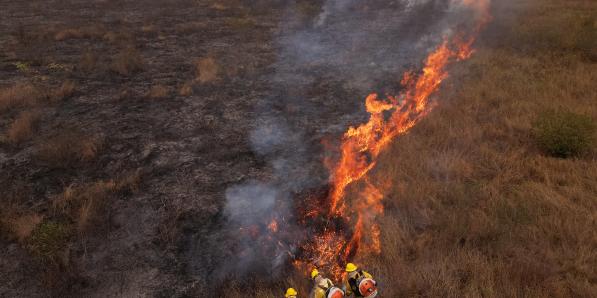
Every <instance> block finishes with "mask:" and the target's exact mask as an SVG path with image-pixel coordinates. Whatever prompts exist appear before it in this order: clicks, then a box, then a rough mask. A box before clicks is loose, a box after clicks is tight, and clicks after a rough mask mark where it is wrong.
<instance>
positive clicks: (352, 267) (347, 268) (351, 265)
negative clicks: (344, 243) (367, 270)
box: [346, 263, 357, 272]
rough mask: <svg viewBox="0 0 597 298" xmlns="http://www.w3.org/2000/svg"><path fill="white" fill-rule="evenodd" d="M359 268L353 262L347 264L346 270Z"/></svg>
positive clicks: (351, 270)
mask: <svg viewBox="0 0 597 298" xmlns="http://www.w3.org/2000/svg"><path fill="white" fill-rule="evenodd" d="M355 270H357V266H356V265H355V264H353V263H348V264H346V272H353V271H355Z"/></svg>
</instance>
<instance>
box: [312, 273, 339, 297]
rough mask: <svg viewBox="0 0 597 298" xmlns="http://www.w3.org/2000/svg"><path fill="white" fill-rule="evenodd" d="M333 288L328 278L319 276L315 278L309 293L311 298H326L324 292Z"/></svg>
mask: <svg viewBox="0 0 597 298" xmlns="http://www.w3.org/2000/svg"><path fill="white" fill-rule="evenodd" d="M333 286H334V283H332V281H331V280H330V279H329V278H324V277H321V276H319V275H318V276H316V277H315V285H314V286H313V290H312V291H311V296H310V297H311V298H326V292H327V290H328V289H330V288H331V287H333Z"/></svg>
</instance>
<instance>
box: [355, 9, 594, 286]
mask: <svg viewBox="0 0 597 298" xmlns="http://www.w3.org/2000/svg"><path fill="white" fill-rule="evenodd" d="M523 4H524V3H523ZM519 5H521V4H519ZM582 8H584V10H583V9H582ZM596 8H597V7H596V6H595V5H594V4H588V2H583V1H566V2H562V1H546V2H543V3H541V4H539V3H534V4H533V5H532V6H531V7H529V8H528V10H527V11H524V13H522V15H520V16H519V17H518V18H517V19H516V21H514V22H512V23H506V24H504V23H500V22H505V20H504V19H501V18H500V16H499V15H498V16H497V17H496V20H495V22H497V23H498V25H504V26H506V27H507V28H508V30H507V31H505V32H506V33H504V35H499V36H491V35H489V34H487V39H490V40H487V39H484V40H483V41H484V42H483V43H481V45H480V48H479V50H478V52H477V53H476V54H475V56H474V57H473V58H472V59H471V60H470V61H469V62H466V63H464V64H463V65H461V66H459V67H458V72H457V73H456V74H455V75H453V77H452V80H453V82H456V80H458V82H457V85H456V87H455V91H454V93H453V94H449V95H448V96H443V97H442V98H443V100H445V101H442V102H441V103H440V106H439V107H438V108H437V109H436V110H435V111H434V112H433V113H431V115H429V117H428V118H427V119H425V120H424V121H423V122H421V123H420V125H418V126H417V127H415V128H414V129H413V130H412V131H411V133H410V134H408V135H407V136H405V137H403V138H401V139H399V140H398V141H396V142H395V144H393V145H392V147H391V148H390V149H389V150H388V152H386V153H384V156H383V158H382V160H380V162H379V166H378V167H377V169H376V177H377V178H378V179H379V180H380V181H384V179H386V178H387V179H388V180H390V181H391V185H392V187H391V188H390V189H389V190H388V192H387V199H386V203H387V205H386V213H385V217H384V218H383V219H382V227H384V228H383V232H382V236H383V244H384V249H383V250H384V252H383V253H382V254H381V255H380V256H379V257H377V258H368V259H367V260H363V262H364V263H365V264H368V266H370V267H371V266H373V268H376V269H375V270H374V273H375V274H376V275H377V276H382V278H383V279H385V280H386V282H388V283H390V284H392V286H391V287H389V288H388V289H386V288H384V293H383V294H384V297H385V295H389V297H412V296H426V297H548V296H550V297H592V296H595V295H596V294H597V287H596V286H595V285H596V283H595V281H596V280H595V278H596V277H597V271H596V267H595V266H594V265H592V264H596V263H597V256H596V255H595V247H597V229H596V228H597V226H596V225H595V223H596V222H595V220H596V216H597V201H596V199H597V159H596V156H597V155H596V151H595V145H594V143H592V140H593V139H594V137H595V133H596V132H595V129H594V125H595V119H597V101H596V99H597V90H596V89H595V88H594V86H593V85H594V84H593V83H592V82H595V81H596V80H597V68H596V64H595V63H594V61H593V60H592V58H591V59H589V58H590V53H589V51H587V50H588V49H589V48H587V47H586V46H585V43H586V42H589V40H590V39H591V38H590V37H588V36H586V35H591V34H593V33H589V31H588V30H587V28H589V27H591V26H593V27H592V28H593V29H592V32H595V30H594V25H591V26H589V27H586V25H587V24H588V23H587V20H589V19H590V20H591V21H588V22H589V23H593V24H594V20H595V19H594V18H595V14H594V12H595V9H596ZM588 11H592V13H590V12H588ZM563 16H565V17H563ZM579 20H584V21H579ZM564 28H566V29H564ZM561 30H565V33H564V31H561ZM521 34H523V35H524V36H525V37H524V40H523V39H522V37H521V36H520V35H521ZM563 35H566V37H564V36H563ZM494 38H496V39H497V38H500V39H501V40H502V41H496V40H491V39H494ZM503 40H506V41H508V42H505V41H503ZM593 40H594V39H593ZM512 41H516V42H512ZM529 41H531V42H529ZM510 42H512V43H510ZM560 45H561V46H560ZM520 47H524V48H525V49H526V51H519V48H520ZM530 53H532V54H530ZM560 157H566V159H561V158H560Z"/></svg>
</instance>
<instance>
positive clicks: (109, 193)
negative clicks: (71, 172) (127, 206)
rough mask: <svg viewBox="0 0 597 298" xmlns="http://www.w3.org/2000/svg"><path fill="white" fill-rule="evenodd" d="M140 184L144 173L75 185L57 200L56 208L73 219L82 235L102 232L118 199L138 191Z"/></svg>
mask: <svg viewBox="0 0 597 298" xmlns="http://www.w3.org/2000/svg"><path fill="white" fill-rule="evenodd" d="M140 180H141V176H140V173H139V172H134V173H131V174H128V175H126V176H123V177H120V178H118V179H116V180H107V181H98V182H94V183H89V184H84V185H81V186H74V185H71V186H69V187H67V188H65V189H64V191H63V192H62V193H61V194H60V195H58V196H57V197H56V198H55V199H54V203H53V205H54V208H55V209H56V210H58V211H59V212H60V213H62V214H65V215H67V216H69V217H70V218H71V219H72V221H73V222H74V223H75V225H76V228H77V231H78V232H79V233H84V232H87V231H89V230H90V229H92V228H93V229H101V228H103V227H104V225H105V224H106V222H107V221H106V220H105V219H106V217H107V216H109V212H108V208H109V207H110V203H111V200H112V199H114V196H115V195H116V194H118V193H121V192H133V191H136V190H137V189H138V188H139V184H140Z"/></svg>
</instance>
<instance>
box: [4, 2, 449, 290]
mask: <svg viewBox="0 0 597 298" xmlns="http://www.w3.org/2000/svg"><path fill="white" fill-rule="evenodd" d="M332 2H333V1H332ZM438 6H439V7H441V6H445V5H444V4H441V3H435V4H429V5H427V6H423V7H419V8H417V9H419V11H420V12H421V13H425V14H426V15H429V16H433V17H437V18H440V17H441V13H438V12H437V11H436V10H437V8H438ZM1 7H2V9H1V10H0V24H1V25H0V36H1V38H0V48H1V54H0V85H1V86H2V87H3V88H5V87H9V86H12V85H14V84H15V83H17V82H30V83H32V84H35V85H36V86H41V87H40V88H48V89H51V88H55V87H56V86H59V85H60V84H62V83H63V82H64V81H72V82H74V83H75V86H76V87H75V90H74V93H73V94H72V95H70V96H68V98H66V99H64V100H63V101H60V102H58V103H53V104H44V105H40V106H38V107H37V109H38V111H40V113H41V115H42V116H41V120H40V122H39V124H38V126H37V130H36V131H35V132H34V134H33V136H32V137H31V138H29V139H28V140H26V141H24V142H21V143H19V144H10V143H8V142H3V143H2V144H1V145H0V171H1V172H0V189H1V195H2V196H3V197H0V199H3V200H4V201H3V202H2V204H3V205H4V206H8V205H9V204H10V205H11V206H17V207H18V208H17V209H19V210H27V212H34V213H36V214H39V215H41V216H43V217H44V218H45V219H52V218H54V217H56V215H55V211H54V209H53V205H52V200H53V199H54V198H55V197H56V196H57V195H59V194H61V193H62V192H63V191H64V189H65V188H67V187H68V186H69V185H85V184H86V183H93V182H96V181H106V180H109V179H119V177H123V176H125V175H127V174H128V173H139V175H140V177H141V178H140V184H139V186H138V187H136V188H137V189H136V190H135V191H131V192H122V193H118V194H117V195H115V197H114V198H113V199H112V201H110V204H109V207H108V208H106V209H105V210H103V212H105V214H104V216H103V217H102V218H103V219H102V221H101V222H102V224H101V225H102V229H99V231H94V232H86V233H80V232H79V233H74V235H73V236H71V240H70V241H69V242H68V245H67V246H66V247H64V251H65V252H67V253H66V257H65V258H66V261H63V264H62V265H60V266H59V267H60V268H59V269H56V270H51V269H47V268H45V267H44V266H45V265H44V264H43V263H40V262H39V260H38V259H37V258H36V257H35V256H33V255H31V254H30V252H29V250H28V249H27V245H26V244H24V243H21V242H19V241H16V240H15V239H2V240H1V241H2V242H0V243H1V245H2V250H1V252H0V296H2V297H17V296H20V297H44V296H70V295H72V296H79V297H82V296H85V297H90V296H91V297H137V296H161V297H171V296H175V297H179V296H185V295H190V296H201V295H200V294H198V293H201V290H202V289H204V288H206V287H208V286H210V283H212V279H210V277H211V276H212V275H213V274H215V272H216V271H217V270H219V266H220V265H221V262H222V259H225V258H226V256H227V255H228V254H229V252H227V250H228V248H229V247H232V246H233V245H234V243H233V242H234V240H233V239H231V238H230V237H227V236H226V233H225V232H223V231H224V230H225V229H224V227H225V226H226V216H225V215H224V214H223V213H222V210H223V208H224V204H225V191H226V189H227V188H228V187H230V186H232V185H235V184H239V183H244V182H245V181H250V180H263V181H267V180H268V179H278V180H284V179H289V180H302V181H307V182H305V183H304V185H300V186H297V187H298V188H301V187H305V185H309V186H312V185H318V184H323V183H325V180H326V178H327V172H326V171H325V170H324V169H323V167H322V165H321V160H322V155H321V151H322V148H321V147H322V146H321V140H322V138H329V139H332V140H335V139H337V138H338V135H339V134H340V133H341V132H342V131H344V130H345V129H346V127H347V126H348V125H350V124H355V123H359V122H361V121H362V120H363V119H365V117H366V115H365V114H364V111H363V107H362V98H364V96H365V95H366V94H368V93H369V92H370V91H373V90H377V91H381V92H386V91H387V92H394V91H395V90H394V89H392V88H395V87H396V86H397V84H396V82H397V81H399V78H400V73H401V72H402V70H404V69H406V68H410V67H412V66H413V65H416V64H417V63H418V62H419V61H420V58H421V57H422V56H423V55H424V54H425V47H423V50H421V48H420V47H419V48H415V47H414V46H413V45H412V44H413V43H414V42H415V40H418V37H419V36H420V35H421V34H422V33H425V32H428V31H429V32H430V31H432V29H433V28H428V27H426V26H427V25H425V24H427V23H418V21H417V19H416V18H407V17H406V16H405V15H404V13H402V12H401V11H402V10H404V9H405V4H403V2H401V1H371V3H370V4H369V5H357V7H352V8H340V11H341V12H342V13H345V14H347V15H350V16H351V17H350V18H349V19H348V20H347V19H345V18H342V17H334V15H331V16H329V17H328V18H329V19H328V20H325V22H328V25H326V26H327V27H326V28H325V30H323V29H320V28H318V27H317V26H318V25H317V23H318V22H321V20H319V19H318V18H321V17H322V15H321V12H322V10H323V9H325V7H324V3H323V2H322V1H319V2H318V1H301V2H298V4H297V3H294V2H286V1H244V2H243V1H223V2H222V1H190V0H189V1H185V0H172V1H121V0H118V1H117V0H113V1H111V0H105V1H2V3H1ZM342 9H345V10H342ZM355 11H356V12H355ZM357 12H358V13H357ZM392 20H393V21H394V22H392ZM347 22H361V23H360V24H361V26H360V27H358V28H359V29H358V30H359V33H360V34H359V35H353V32H352V31H353V29H351V28H354V27H353V26H348V25H347ZM396 24H397V25H396ZM354 30H356V29H354ZM322 32H324V33H325V34H322ZM395 34H402V38H401V39H400V40H397V39H396V40H392V39H391V38H388V36H394V35H395ZM303 37H306V38H303ZM430 40H431V41H433V40H432V39H430ZM411 41H412V42H411ZM430 43H431V42H430ZM322 44H323V45H324V46H321V45H322ZM303 47H304V48H303ZM127 49H135V51H136V53H138V54H139V55H140V57H141V59H142V63H141V67H140V69H139V70H132V71H131V72H130V73H125V74H122V73H118V71H117V70H116V67H115V66H114V65H113V64H114V63H116V62H115V61H116V60H117V58H115V57H117V55H118V54H119V53H122V52H123V51H127ZM85 57H92V59H91V60H92V61H94V62H93V63H91V64H90V63H88V62H85ZM206 58H208V59H213V61H215V65H216V67H215V70H214V69H211V70H212V72H213V73H214V74H215V75H213V76H210V75H209V74H208V75H207V77H208V78H207V79H200V78H198V77H200V76H201V72H203V73H204V74H205V72H206V70H205V69H199V70H198V67H197V61H199V60H200V59H206ZM384 61H392V62H391V63H384ZM199 64H200V63H199ZM199 68H201V67H199ZM212 68H213V67H212ZM185 83H186V84H187V85H190V86H192V92H190V93H191V94H188V93H186V94H185V95H181V92H179V90H180V89H181V88H182V87H183V86H184V85H185ZM156 85H160V86H162V87H165V88H166V89H167V94H166V95H164V96H158V97H159V98H154V96H151V95H150V94H149V93H150V89H151V88H152V86H156ZM183 93H184V92H183ZM20 111H21V110H19V109H12V110H8V111H5V112H4V113H3V115H2V119H0V128H1V129H2V131H6V130H7V129H8V127H9V125H10V123H12V121H14V119H15V118H16V117H17V115H18V113H19V112H20ZM280 119H282V121H283V124H282V125H281V126H282V127H284V128H283V129H281V130H279V131H281V133H282V134H283V135H285V136H288V135H290V136H291V137H290V138H288V139H287V138H286V137H285V136H282V137H281V138H282V139H284V140H285V141H283V142H287V143H288V144H290V145H288V144H285V145H280V146H278V147H276V146H275V145H274V146H273V147H272V148H273V149H270V147H269V145H268V144H267V142H265V143H261V141H260V140H259V138H264V139H267V135H268V133H267V130H266V132H265V133H263V132H261V133H263V134H264V135H260V133H259V127H260V126H262V125H263V124H265V126H266V127H268V125H273V126H275V128H274V129H276V130H278V129H279V127H280V126H279V125H278V121H280ZM272 123H275V124H272ZM256 129H257V131H258V133H256V134H255V133H254V131H255V130H256ZM275 133H279V132H275ZM275 133H274V134H275ZM61 135H67V136H70V137H71V140H70V141H71V142H72V144H77V143H78V141H79V140H82V139H84V138H86V137H93V138H95V139H98V140H101V146H98V149H97V155H96V156H95V157H94V158H93V159H92V160H85V161H77V162H74V163H69V164H61V163H60V162H53V161H48V160H44V159H43V158H40V157H39V151H40V150H41V149H40V148H42V147H43V145H44V144H47V143H48V142H49V140H52V138H54V137H56V136H61ZM255 138H258V139H257V140H255ZM252 140H253V143H252ZM255 142H257V143H258V144H255ZM276 142H277V143H279V142H278V141H274V143H276ZM264 146H265V147H264ZM256 148H257V149H256ZM297 152H298V154H297ZM276 159H278V160H284V161H286V162H287V163H286V164H285V166H283V167H282V169H283V171H285V173H286V176H284V177H283V176H280V174H279V173H276V171H277V169H276V166H275V165H277V163H273V162H272V160H276ZM64 264H67V265H64ZM48 275H59V276H61V277H59V278H49V277H48ZM55 280H62V283H60V282H56V281H55Z"/></svg>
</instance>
